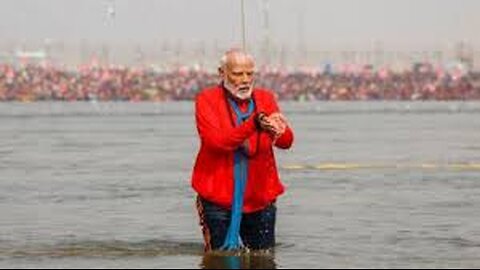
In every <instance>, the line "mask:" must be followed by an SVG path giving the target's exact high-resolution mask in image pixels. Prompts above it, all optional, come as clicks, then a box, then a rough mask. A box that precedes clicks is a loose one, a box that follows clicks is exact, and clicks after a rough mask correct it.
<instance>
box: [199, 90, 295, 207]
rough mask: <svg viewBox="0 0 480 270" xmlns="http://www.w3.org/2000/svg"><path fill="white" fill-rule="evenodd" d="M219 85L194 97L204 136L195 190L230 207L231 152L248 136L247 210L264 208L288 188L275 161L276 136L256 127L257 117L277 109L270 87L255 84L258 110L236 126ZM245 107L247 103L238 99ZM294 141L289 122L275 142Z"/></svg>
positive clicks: (286, 143) (278, 144)
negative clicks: (274, 139) (284, 184)
mask: <svg viewBox="0 0 480 270" xmlns="http://www.w3.org/2000/svg"><path fill="white" fill-rule="evenodd" d="M226 95H227V94H226V92H225V90H224V89H223V88H222V87H221V86H217V87H214V88H211V89H205V90H203V91H202V92H200V93H199V94H198V95H197V97H196V99H195V118H196V123H197V130H198V133H199V136H200V142H201V145H200V151H199V153H198V155H197V160H196V162H195V166H194V168H193V174H192V186H193V189H194V190H195V191H196V192H197V193H198V194H199V195H200V196H201V197H202V198H204V199H206V200H208V201H211V202H213V203H215V204H217V205H219V206H221V207H223V208H227V209H230V208H231V203H232V198H233V188H234V183H233V181H234V180H233V155H234V152H235V150H236V149H237V148H238V147H239V146H241V145H242V144H243V143H244V141H245V140H247V139H248V143H249V148H248V149H249V152H250V153H251V154H252V156H251V157H250V158H249V159H248V180H247V186H246V190H245V196H244V205H243V211H244V212H246V213H251V212H255V211H258V210H261V209H263V208H265V207H266V206H267V205H268V204H269V203H271V202H272V201H274V200H275V199H276V198H277V196H279V195H280V194H282V193H283V192H284V187H283V185H282V183H281V182H280V179H279V177H278V172H277V166H276V164H275V157H274V152H273V147H272V146H273V138H272V136H271V135H270V134H268V133H267V132H258V131H257V129H256V127H255V120H254V118H255V117H254V116H255V114H256V113H258V112H264V113H266V114H267V115H268V114H271V113H274V112H278V111H279V108H278V106H277V103H276V101H275V98H274V96H273V94H272V93H271V92H269V91H268V90H264V89H254V91H253V98H254V101H255V105H256V108H255V112H256V113H255V114H252V116H251V117H250V118H249V119H248V120H246V121H245V122H243V124H242V125H240V126H237V127H235V124H234V123H236V117H235V113H234V112H233V109H232V108H230V104H228V102H227V99H226ZM239 107H240V109H245V110H246V107H247V103H244V104H239ZM292 143H293V132H292V130H291V129H290V127H287V129H286V131H285V133H283V135H282V136H281V137H280V138H278V139H277V140H276V141H275V146H276V147H279V148H283V149H288V148H290V146H291V145H292Z"/></svg>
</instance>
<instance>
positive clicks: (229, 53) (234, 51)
mask: <svg viewBox="0 0 480 270" xmlns="http://www.w3.org/2000/svg"><path fill="white" fill-rule="evenodd" d="M234 54H238V55H241V56H244V57H246V58H248V59H249V60H251V61H252V62H254V58H253V56H252V55H251V54H249V53H247V52H245V51H244V50H242V49H240V48H232V49H229V50H227V51H226V52H225V53H224V54H223V55H222V58H220V66H219V69H222V70H223V69H224V68H225V66H226V65H227V63H228V60H229V58H230V57H232V55H234Z"/></svg>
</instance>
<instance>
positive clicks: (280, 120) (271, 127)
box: [259, 112, 288, 139]
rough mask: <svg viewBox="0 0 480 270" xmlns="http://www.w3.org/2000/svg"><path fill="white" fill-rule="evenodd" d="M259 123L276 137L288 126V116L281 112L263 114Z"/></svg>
mask: <svg viewBox="0 0 480 270" xmlns="http://www.w3.org/2000/svg"><path fill="white" fill-rule="evenodd" d="M259 124H260V127H261V128H262V129H263V130H265V131H267V132H269V133H270V134H272V135H273V136H274V138H275V139H276V138H278V137H280V136H281V135H282V134H283V133H284V132H285V130H286V129H287V126H288V122H287V118H286V117H285V116H284V115H283V114H281V113H279V112H275V113H272V114H270V115H266V114H264V115H262V116H261V117H260V119H259Z"/></svg>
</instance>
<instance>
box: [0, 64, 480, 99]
mask: <svg viewBox="0 0 480 270" xmlns="http://www.w3.org/2000/svg"><path fill="white" fill-rule="evenodd" d="M218 82H219V79H218V76H217V74H216V73H212V72H207V71H206V70H203V69H200V68H187V67H181V68H177V69H175V70H170V71H168V72H166V71H157V70H155V69H151V68H144V69H143V68H127V67H108V68H107V67H99V66H83V67H77V68H75V69H73V70H72V69H67V68H58V67H51V66H45V65H24V66H13V65H8V64H3V65H2V64H0V101H22V102H31V101H45V100H61V101H89V100H96V101H155V102H161V101H168V100H191V99H193V98H194V97H195V94H196V93H198V92H199V91H200V90H201V89H203V88H205V87H208V86H212V85H215V84H218ZM256 85H257V86H261V87H266V88H269V89H272V90H274V92H275V93H276V95H277V97H278V98H279V99H280V100H299V101H303V100H480V73H476V72H461V71H456V70H451V71H445V70H440V69H435V68H433V67H432V66H430V65H427V64H422V65H414V66H412V68H411V69H410V70H406V71H401V72H400V71H397V72H394V71H392V70H388V69H378V70H376V69H374V68H373V67H372V66H363V67H362V68H360V69H357V70H346V69H343V70H337V71H333V70H332V69H330V68H322V69H321V70H315V69H295V70H287V69H278V68H276V69H273V68H261V69H260V70H259V71H258V74H257V77H256Z"/></svg>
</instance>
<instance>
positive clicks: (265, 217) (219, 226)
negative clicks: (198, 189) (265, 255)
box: [197, 197, 277, 251]
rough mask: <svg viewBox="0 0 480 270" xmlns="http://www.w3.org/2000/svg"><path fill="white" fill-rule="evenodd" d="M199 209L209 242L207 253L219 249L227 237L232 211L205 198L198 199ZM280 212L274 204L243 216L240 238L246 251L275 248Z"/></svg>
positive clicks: (203, 228)
mask: <svg viewBox="0 0 480 270" xmlns="http://www.w3.org/2000/svg"><path fill="white" fill-rule="evenodd" d="M197 209H198V213H199V217H200V226H201V227H202V232H203V236H204V239H205V251H210V250H216V249H219V248H220V247H221V246H222V245H223V243H224V241H225V237H226V235H227V231H228V227H229V225H230V218H231V211H230V210H228V209H224V208H221V207H219V206H217V205H215V204H214V203H212V202H209V201H207V200H205V199H203V198H201V197H197ZM276 212H277V207H276V206H275V203H274V202H273V203H271V204H269V205H268V206H267V207H265V208H264V209H262V210H260V211H257V212H253V213H248V214H245V213H244V214H242V223H241V225H240V237H241V238H242V242H243V244H244V245H245V247H247V248H248V249H251V250H260V249H270V248H273V247H274V246H275V219H276Z"/></svg>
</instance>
